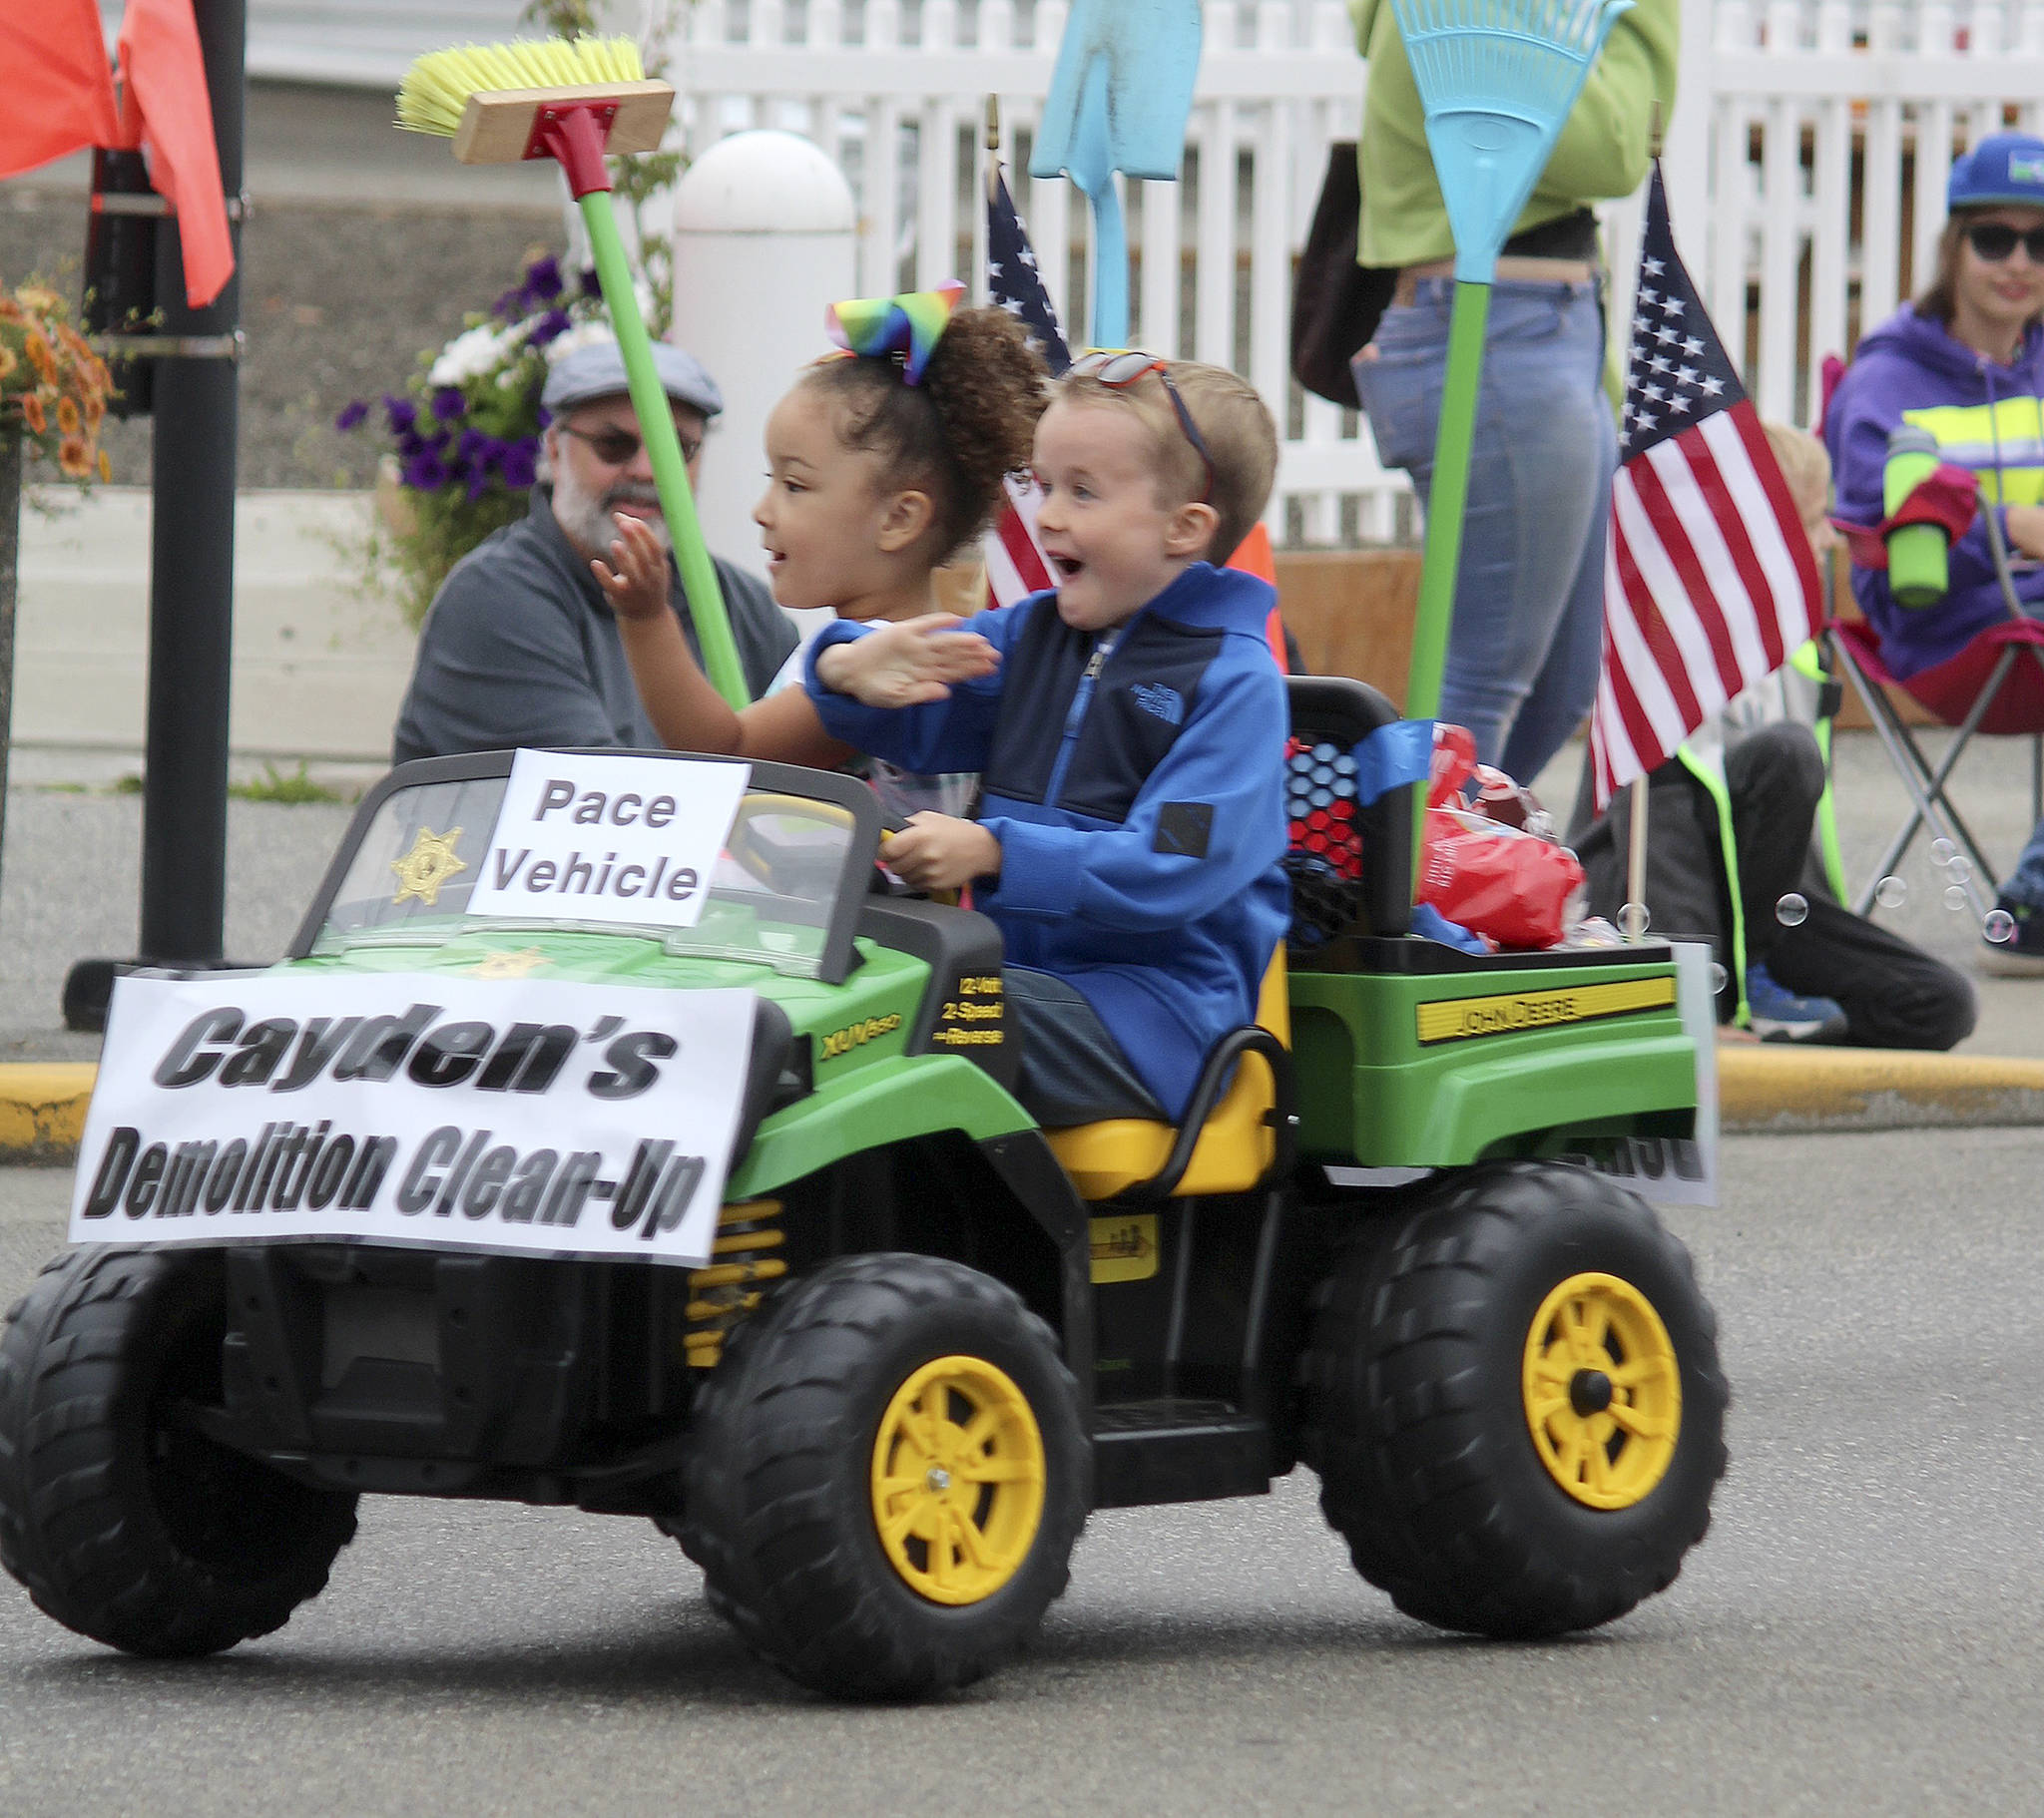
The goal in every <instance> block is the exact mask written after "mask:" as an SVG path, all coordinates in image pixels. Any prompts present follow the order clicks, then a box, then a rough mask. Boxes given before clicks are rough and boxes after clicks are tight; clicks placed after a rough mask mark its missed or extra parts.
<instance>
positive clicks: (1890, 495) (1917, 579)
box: [1880, 423, 1950, 612]
mask: <svg viewBox="0 0 2044 1818" xmlns="http://www.w3.org/2000/svg"><path fill="white" fill-rule="evenodd" d="M1936 471H1937V437H1935V436H1934V435H1932V434H1931V433H1930V431H1929V430H1927V429H1919V428H1917V427H1916V425H1915V424H1913V423H1902V424H1899V425H1898V426H1897V427H1896V428H1894V429H1892V430H1890V431H1889V432H1888V458H1887V465H1886V466H1885V467H1884V468H1882V469H1881V497H1880V503H1881V511H1882V513H1883V514H1884V515H1885V516H1887V517H1890V518H1892V517H1893V516H1894V515H1895V513H1896V512H1897V511H1899V510H1900V509H1901V506H1902V501H1903V500H1905V499H1906V498H1908V496H1909V495H1910V494H1911V493H1912V492H1914V491H1915V490H1916V488H1917V487H1918V486H1920V485H1921V484H1922V483H1923V482H1924V481H1925V480H1927V479H1928V478H1929V477H1930V476H1931V475H1932V474H1933V473H1935V472H1936ZM1949 541H1950V539H1949V538H1948V536H1947V535H1946V532H1945V528H1944V526H1943V525H1942V524H1905V525H1904V526H1902V528H1901V529H1899V530H1891V531H1889V532H1888V535H1887V545H1888V592H1889V593H1891V594H1893V595H1894V597H1895V600H1896V602H1897V604H1899V605H1901V606H1905V607H1907V608H1909V609H1910V610H1911V611H1912V612H1915V611H1920V610H1921V609H1922V608H1924V607H1926V606H1935V605H1936V604H1937V603H1938V602H1939V601H1940V600H1942V599H1943V598H1944V596H1945V588H1946V587H1947V585H1948V584H1949V578H1948V576H1947V573H1946V568H1945V555H1946V545H1947V543H1948V542H1949Z"/></svg>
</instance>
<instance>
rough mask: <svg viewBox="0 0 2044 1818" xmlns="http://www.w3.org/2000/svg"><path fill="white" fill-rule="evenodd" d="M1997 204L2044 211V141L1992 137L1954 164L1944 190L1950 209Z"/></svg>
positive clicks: (2018, 136) (2019, 136)
mask: <svg viewBox="0 0 2044 1818" xmlns="http://www.w3.org/2000/svg"><path fill="white" fill-rule="evenodd" d="M1998 202H2012V203H2020V204H2022V205H2023V206H2024V207H2025V208H2031V209H2044V139H2033V138H2031V137H2030V135H2029V134H2028V133H1990V134H1989V135H1988V136H1987V137H1986V138H1985V139H1983V140H1981V142H1980V143H1979V144H1978V145H1976V146H1975V147H1974V148H1973V149H1972V150H1971V151H1970V152H1968V153H1967V154H1966V155H1965V156H1964V157H1963V158H1958V159H1954V160H1953V161H1952V174H1951V177H1950V179H1949V180H1948V181H1947V182H1946V184H1945V190H1944V203H1945V207H1946V208H1947V209H1981V208H1986V207H1987V206H1988V205H1989V204H1992V203H1998Z"/></svg>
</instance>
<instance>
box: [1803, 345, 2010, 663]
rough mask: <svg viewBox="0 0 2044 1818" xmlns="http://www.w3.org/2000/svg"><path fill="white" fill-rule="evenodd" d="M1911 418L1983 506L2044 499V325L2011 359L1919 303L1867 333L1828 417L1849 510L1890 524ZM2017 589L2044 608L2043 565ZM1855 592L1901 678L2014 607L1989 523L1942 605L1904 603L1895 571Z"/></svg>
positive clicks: (1848, 514) (1954, 561) (1957, 557)
mask: <svg viewBox="0 0 2044 1818" xmlns="http://www.w3.org/2000/svg"><path fill="white" fill-rule="evenodd" d="M1903 422H1909V423H1914V424H1917V425H1918V426H1920V427H1922V428H1924V429H1927V430H1929V431H1930V432H1931V434H1933V435H1934V436H1936V437H1937V443H1938V453H1939V454H1940V455H1941V456H1942V457H1943V458H1944V459H1945V460H1947V461H1949V462H1951V463H1952V464H1953V465H1954V466H1958V467H1970V468H1972V469H1973V470H1974V471H1975V472H1976V473H1978V474H1980V475H1981V499H1982V502H1983V504H1985V503H1987V502H1989V501H1992V500H1996V499H1999V500H2000V501H2001V502H2002V503H2005V504H2011V505H2027V504H2036V503H2039V502H2040V501H2044V330H2040V329H2038V328H2036V327H2032V328H2031V329H2030V331H2029V333H2028V334H2026V335H2025V336H2024V337H2023V344H2022V346H2021V348H2020V349H2019V350H2018V351H2017V354H2016V357H2015V360H2014V362H2013V364H2011V365H2007V366H2002V365H1997V364H1996V363H1995V362H1994V361H1993V360H1990V359H1989V358H1987V356H1986V355H1985V354H1981V353H1975V352H1974V351H1973V349H1972V348H1970V347H1968V346H1966V345H1965V343H1964V342H1962V341H1957V340H1954V339H1953V338H1952V336H1951V335H1950V334H1949V333H1948V332H1947V331H1946V329H1945V326H1944V324H1943V323H1942V322H1938V321H1934V320H1926V319H1925V318H1924V317H1922V316H1919V315H1917V314H1916V312H1915V311H1914V309H1913V308H1911V307H1908V306H1904V307H1903V308H1902V309H1900V310H1898V311H1897V312H1896V313H1895V314H1893V315H1891V316H1890V317H1889V318H1888V319H1887V320H1886V321H1885V322H1883V323H1881V325H1880V326H1879V327H1878V328H1876V329H1874V330H1873V331H1872V333H1870V334H1868V335H1867V336H1866V337H1865V338H1864V339H1863V340H1861V341H1860V343H1859V350H1858V351H1857V352H1856V353H1855V354H1854V355H1853V356H1852V364H1851V365H1850V366H1849V367H1848V368H1847V369H1846V372H1845V377H1844V381H1843V383H1842V384H1840V385H1839V387H1838V394H1837V396H1836V397H1834V398H1833V399H1832V400H1831V407H1830V410H1829V412H1828V413H1827V414H1826V416H1825V418H1824V442H1825V444H1826V445H1827V446H1828V447H1829V449H1830V451H1831V466H1832V470H1833V472H1834V474H1835V476H1836V480H1837V507H1836V509H1837V513H1838V516H1839V517H1841V518H1849V519H1852V520H1853V521H1854V522H1857V523H1862V524H1877V523H1879V522H1880V520H1881V517H1882V516H1883V513H1882V511H1881V469H1882V467H1883V466H1884V465H1885V464H1886V461H1887V443H1888V432H1889V431H1890V430H1891V429H1893V428H1894V427H1895V426H1896V425H1897V424H1899V423H1903ZM2016 589H2017V593H2018V594H2019V596H2020V597H2021V598H2022V600H2023V602H2024V603H2025V605H2026V606H2028V607H2030V608H2031V609H2032V610H2038V609H2044V569H2028V570H2019V571H2018V572H2017V575H2016ZM1852 594H1853V597H1854V598H1855V599H1856V600H1857V601H1858V602H1859V610H1860V611H1861V612H1862V613H1864V614H1865V615H1866V617H1867V619H1868V621H1869V622H1870V623H1871V624H1872V626H1873V628H1874V630H1875V631H1876V632H1878V633H1879V634H1880V650H1881V661H1882V662H1884V663H1885V664H1886V665H1887V666H1888V668H1889V670H1890V671H1892V672H1893V673H1894V674H1895V675H1896V676H1898V677H1900V676H1913V675H1915V674H1916V673H1917V672H1918V671H1919V670H1927V669H1929V668H1931V667H1932V666H1933V665H1935V664H1939V663H1942V662H1944V661H1945V660H1946V659H1947V658H1949V657H1955V656H1957V655H1958V653H1959V652H1960V651H1961V650H1962V649H1964V648H1965V646H1966V645H1968V644H1969V643H1971V642H1972V640H1973V638H1974V637H1975V636H1976V635H1977V634H1978V633H1980V632H1981V631H1982V630H1984V629H1985V628H1986V627H1988V626H1990V625H1995V624H1998V623H1999V622H2000V621H2002V620H2003V619H2005V618H2006V617H2007V614H2008V609H2007V607H2006V606H2005V605H2004V603H2003V601H2002V597H2001V589H2000V587H1999V586H1998V585H1997V584H1996V582H1995V579H1994V564H1993V560H1992V558H1991V557H1990V556H1989V554H1988V545H1987V530H1986V526H1985V525H1984V524H1982V523H1981V522H1980V521H1979V520H1978V519H1976V520H1975V521H1974V524H1973V527H1972V529H1971V530H1969V531H1967V533H1966V534H1965V535H1964V536H1963V537H1961V538H1960V539H1959V540H1958V541H1957V542H1956V543H1954V544H1953V545H1952V549H1951V588H1950V591H1949V592H1948V593H1947V594H1946V595H1945V597H1944V599H1943V601H1942V602H1940V603H1939V604H1938V605H1936V606H1930V607H1924V608H1922V609H1921V610H1919V611H1915V612H1911V611H1909V610H1908V609H1907V608H1904V607H1901V606H1898V605H1897V604H1896V603H1895V598H1894V596H1893V595H1892V594H1890V593H1889V592H1888V583H1887V576H1886V574H1885V573H1884V572H1881V571H1877V570H1872V569H1863V568H1854V569H1853V570H1852Z"/></svg>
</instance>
